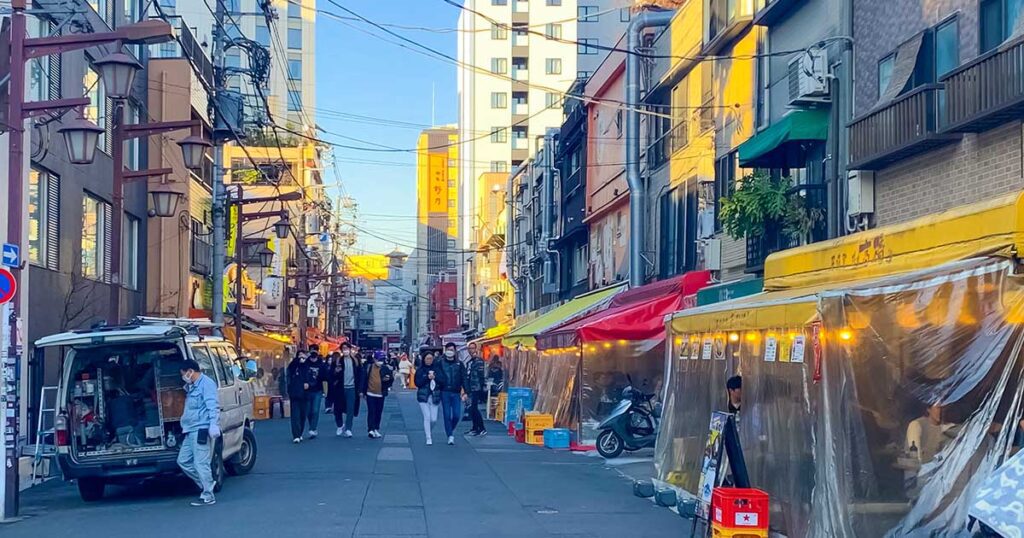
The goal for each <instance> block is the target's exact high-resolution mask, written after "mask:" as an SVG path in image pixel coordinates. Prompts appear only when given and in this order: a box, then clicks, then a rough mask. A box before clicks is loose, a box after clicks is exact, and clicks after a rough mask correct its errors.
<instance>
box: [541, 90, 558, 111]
mask: <svg viewBox="0 0 1024 538" xmlns="http://www.w3.org/2000/svg"><path fill="white" fill-rule="evenodd" d="M544 106H545V107H547V108H554V107H558V106H562V96H561V94H558V93H555V92H547V93H545V94H544Z"/></svg>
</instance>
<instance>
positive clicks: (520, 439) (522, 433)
mask: <svg viewBox="0 0 1024 538" xmlns="http://www.w3.org/2000/svg"><path fill="white" fill-rule="evenodd" d="M516 442H517V443H525V442H526V430H525V429H522V430H516Z"/></svg>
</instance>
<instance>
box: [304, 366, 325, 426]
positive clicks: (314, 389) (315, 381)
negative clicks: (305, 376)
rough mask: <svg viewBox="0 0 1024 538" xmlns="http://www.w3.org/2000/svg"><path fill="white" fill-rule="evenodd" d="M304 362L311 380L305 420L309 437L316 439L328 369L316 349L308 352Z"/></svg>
mask: <svg viewBox="0 0 1024 538" xmlns="http://www.w3.org/2000/svg"><path fill="white" fill-rule="evenodd" d="M306 364H307V365H309V377H310V380H311V382H310V384H309V389H308V390H307V393H308V394H307V398H308V400H309V402H308V403H307V404H306V411H307V417H306V421H307V422H308V423H309V438H310V439H316V436H317V435H319V432H318V431H317V428H318V427H319V426H320V410H321V407H323V404H324V382H325V381H327V376H328V373H329V371H328V369H327V361H325V360H323V359H322V358H320V354H319V353H317V352H316V351H311V352H310V353H309V359H307V360H306Z"/></svg>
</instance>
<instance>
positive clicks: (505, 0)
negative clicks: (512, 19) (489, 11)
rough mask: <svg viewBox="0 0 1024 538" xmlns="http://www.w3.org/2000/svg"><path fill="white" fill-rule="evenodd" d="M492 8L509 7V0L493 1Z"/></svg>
mask: <svg viewBox="0 0 1024 538" xmlns="http://www.w3.org/2000/svg"><path fill="white" fill-rule="evenodd" d="M491 5H492V6H507V5H508V0H491Z"/></svg>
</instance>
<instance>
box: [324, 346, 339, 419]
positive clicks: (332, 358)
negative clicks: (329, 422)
mask: <svg viewBox="0 0 1024 538" xmlns="http://www.w3.org/2000/svg"><path fill="white" fill-rule="evenodd" d="M340 360H341V352H340V351H335V352H333V353H331V354H330V355H328V356H327V374H326V375H325V379H324V381H325V384H326V385H327V393H326V394H324V412H325V413H327V414H328V415H330V414H331V413H334V398H332V397H331V372H333V371H334V365H335V364H338V362H339V361H340Z"/></svg>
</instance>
